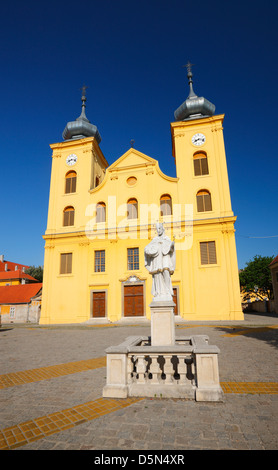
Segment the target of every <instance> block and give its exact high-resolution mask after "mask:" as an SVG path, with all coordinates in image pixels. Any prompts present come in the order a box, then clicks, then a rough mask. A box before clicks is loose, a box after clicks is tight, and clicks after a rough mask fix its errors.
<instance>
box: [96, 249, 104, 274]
mask: <svg viewBox="0 0 278 470" xmlns="http://www.w3.org/2000/svg"><path fill="white" fill-rule="evenodd" d="M103 272H105V250H97V251H95V273H103Z"/></svg>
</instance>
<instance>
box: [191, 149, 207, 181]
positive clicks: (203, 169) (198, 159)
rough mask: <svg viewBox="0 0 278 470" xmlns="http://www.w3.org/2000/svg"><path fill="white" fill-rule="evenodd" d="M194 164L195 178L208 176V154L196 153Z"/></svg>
mask: <svg viewBox="0 0 278 470" xmlns="http://www.w3.org/2000/svg"><path fill="white" fill-rule="evenodd" d="M193 162H194V175H195V176H202V175H208V174H209V169H208V159H207V154H206V152H196V153H194V155H193Z"/></svg>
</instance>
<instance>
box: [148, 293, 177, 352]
mask: <svg viewBox="0 0 278 470" xmlns="http://www.w3.org/2000/svg"><path fill="white" fill-rule="evenodd" d="M174 308H175V303H174V302H173V301H172V300H170V301H167V300H162V301H152V303H151V304H150V309H151V344H152V346H173V345H174V344H175V317H174Z"/></svg>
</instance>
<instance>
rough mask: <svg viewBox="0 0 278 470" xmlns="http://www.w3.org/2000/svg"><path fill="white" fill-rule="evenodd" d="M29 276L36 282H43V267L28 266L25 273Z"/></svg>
mask: <svg viewBox="0 0 278 470" xmlns="http://www.w3.org/2000/svg"><path fill="white" fill-rule="evenodd" d="M25 272H26V273H27V274H29V275H30V276H32V277H34V278H35V279H37V280H38V281H40V282H42V281H43V267H42V266H30V268H28V269H26V271H25Z"/></svg>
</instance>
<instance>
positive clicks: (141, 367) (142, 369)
mask: <svg viewBox="0 0 278 470" xmlns="http://www.w3.org/2000/svg"><path fill="white" fill-rule="evenodd" d="M137 359H138V362H137V374H138V379H137V383H139V384H144V383H145V382H146V367H147V361H146V359H145V356H144V355H138V356H137Z"/></svg>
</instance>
